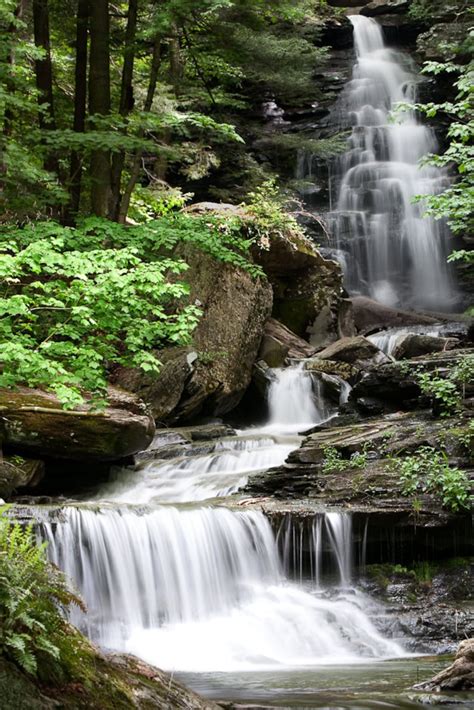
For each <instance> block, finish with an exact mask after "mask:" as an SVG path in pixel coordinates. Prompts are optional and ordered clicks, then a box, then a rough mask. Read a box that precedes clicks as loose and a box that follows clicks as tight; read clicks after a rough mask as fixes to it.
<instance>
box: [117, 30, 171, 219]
mask: <svg viewBox="0 0 474 710" xmlns="http://www.w3.org/2000/svg"><path fill="white" fill-rule="evenodd" d="M160 65H161V37H160V36H157V37H156V38H155V43H154V45H153V57H152V60H151V68H150V78H149V81H148V89H147V95H146V99H145V105H144V107H143V110H144V111H145V112H146V113H148V112H149V111H151V107H152V105H153V99H154V96H155V91H156V85H157V83H158V72H159V71H160ZM143 135H144V133H143V130H141V131H140V132H139V137H140V138H142V137H143ZM142 156H143V152H142V151H137V152H136V153H135V155H134V158H133V163H132V168H131V171H130V178H129V180H128V183H127V186H126V188H125V190H124V193H123V195H122V199H121V201H120V209H119V216H118V221H119V222H121V223H122V224H123V223H124V222H125V220H126V219H127V213H128V209H129V207H130V200H131V197H132V193H133V190H134V187H135V185H136V184H137V180H138V178H139V175H140V167H141V160H142Z"/></svg>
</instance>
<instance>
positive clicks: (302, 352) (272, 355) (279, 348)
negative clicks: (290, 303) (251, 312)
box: [258, 318, 314, 367]
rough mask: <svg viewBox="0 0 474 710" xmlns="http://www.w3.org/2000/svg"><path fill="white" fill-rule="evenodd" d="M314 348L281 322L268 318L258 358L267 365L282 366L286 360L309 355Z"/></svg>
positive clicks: (312, 352)
mask: <svg viewBox="0 0 474 710" xmlns="http://www.w3.org/2000/svg"><path fill="white" fill-rule="evenodd" d="M313 354H314V348H313V347H311V345H309V343H308V342H306V340H303V339H302V338H300V337H298V336H297V335H296V334H295V333H292V332H291V330H290V329H289V328H287V327H286V326H285V325H283V323H279V321H277V320H275V319H274V318H270V320H269V321H267V323H266V324H265V328H264V331H263V338H262V343H261V345H260V351H259V354H258V359H259V360H263V361H264V362H266V363H267V365H268V366H269V367H283V365H284V364H285V361H286V360H302V359H304V358H308V357H311V356H312V355H313Z"/></svg>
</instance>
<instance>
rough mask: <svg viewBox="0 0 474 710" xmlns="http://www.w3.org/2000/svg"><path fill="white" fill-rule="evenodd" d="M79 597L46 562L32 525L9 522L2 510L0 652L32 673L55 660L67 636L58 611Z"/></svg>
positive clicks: (0, 520)
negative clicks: (23, 526)
mask: <svg viewBox="0 0 474 710" xmlns="http://www.w3.org/2000/svg"><path fill="white" fill-rule="evenodd" d="M72 603H76V604H81V602H80V600H79V599H78V598H77V597H76V596H75V595H73V594H72V593H71V592H70V591H69V590H68V588H67V585H66V581H65V578H64V576H63V575H62V573H61V572H60V571H59V570H57V569H56V568H55V567H53V566H52V565H50V563H49V562H48V561H47V559H46V555H45V545H37V544H36V543H35V540H34V536H33V533H32V530H31V527H27V528H22V527H21V526H20V525H19V524H18V523H14V522H11V521H10V519H9V518H8V516H7V515H6V508H5V507H3V508H1V509H0V652H1V653H2V655H3V656H5V657H6V658H7V659H9V660H10V661H12V662H13V663H15V664H16V665H17V666H18V667H19V668H21V669H22V670H24V671H26V672H27V673H29V674H30V675H33V676H36V675H38V673H39V671H40V664H41V663H42V662H44V663H45V664H46V665H51V664H53V665H54V664H55V663H59V662H60V660H61V651H60V647H61V646H62V645H63V644H64V640H65V638H66V633H67V629H66V624H65V621H64V619H63V617H62V615H61V610H63V611H64V610H66V609H67V608H68V607H69V606H70V605H71V604H72Z"/></svg>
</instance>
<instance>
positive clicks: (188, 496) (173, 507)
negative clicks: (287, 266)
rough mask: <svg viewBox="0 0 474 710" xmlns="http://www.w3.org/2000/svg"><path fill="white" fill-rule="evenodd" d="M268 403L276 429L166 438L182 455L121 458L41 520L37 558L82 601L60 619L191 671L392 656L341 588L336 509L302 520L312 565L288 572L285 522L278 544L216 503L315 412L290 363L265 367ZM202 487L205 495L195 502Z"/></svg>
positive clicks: (311, 391)
mask: <svg viewBox="0 0 474 710" xmlns="http://www.w3.org/2000/svg"><path fill="white" fill-rule="evenodd" d="M318 393H319V395H318ZM269 405H270V411H271V422H272V425H271V426H272V427H273V429H274V430H278V432H279V433H275V431H273V432H272V434H271V435H270V434H268V433H265V431H264V432H262V431H260V432H259V431H258V430H248V431H247V432H242V433H241V434H240V435H239V436H237V437H227V438H224V439H221V440H220V441H218V442H210V443H209V442H205V443H203V444H199V445H197V450H193V448H192V446H191V447H187V448H186V447H185V448H184V449H179V447H178V451H182V455H180V456H178V457H176V458H173V459H170V460H161V461H160V460H151V461H149V462H148V463H146V462H145V463H144V464H142V465H140V467H139V468H138V469H137V470H133V469H123V470H121V471H119V472H117V475H116V476H115V478H114V480H113V481H111V482H110V483H108V484H106V485H105V486H103V487H102V488H101V489H100V490H99V491H98V492H97V493H96V496H95V498H94V499H93V501H89V502H87V503H84V502H82V503H78V504H77V505H73V506H68V507H66V508H63V509H60V510H59V511H56V512H54V513H53V514H52V515H51V517H50V519H49V520H48V521H47V522H44V523H43V524H42V526H41V530H40V535H41V537H42V538H43V539H46V540H47V541H48V543H49V545H48V550H49V555H50V557H51V559H52V560H53V561H54V562H55V563H56V564H57V565H58V566H60V567H61V568H62V569H63V570H64V571H65V572H66V573H67V574H68V575H69V577H70V578H71V580H72V581H73V582H74V584H75V585H76V587H77V588H78V589H79V590H80V592H81V593H82V595H83V597H84V600H85V602H86V605H87V609H88V611H87V613H86V614H84V613H83V612H81V611H80V610H76V611H74V612H73V617H72V620H73V621H74V622H75V623H76V624H77V625H78V626H80V627H81V628H83V629H84V630H85V631H86V632H87V633H88V634H89V635H90V637H91V638H93V639H94V640H96V641H97V642H98V643H99V644H100V645H102V646H103V647H106V648H112V649H117V650H120V651H126V652H131V653H135V654H136V655H138V656H140V657H141V658H143V659H145V660H147V661H149V662H151V663H154V664H156V665H157V666H159V667H162V668H164V669H167V670H172V671H175V670H177V671H190V672H198V673H202V672H231V671H232V672H233V671H246V672H247V671H257V670H258V671H261V670H269V669H285V668H286V669H288V668H301V667H311V666H316V665H318V666H320V665H325V664H326V665H327V664H335V663H356V662H360V661H361V659H363V658H365V659H367V658H372V659H380V658H386V657H398V656H401V655H403V650H402V648H401V647H400V646H399V645H398V644H397V643H396V642H394V641H391V640H388V639H386V638H384V636H383V634H382V633H381V632H380V630H379V629H378V628H377V625H376V623H374V620H375V617H376V616H377V613H378V612H377V610H376V609H375V605H374V604H373V602H372V601H371V600H370V599H369V598H368V597H367V596H365V595H363V594H361V593H360V592H358V591H357V590H355V589H352V588H351V586H350V585H351V573H352V569H351V567H352V563H351V559H352V552H351V551H352V544H353V543H352V535H351V516H350V515H349V514H347V513H340V512H322V513H321V514H320V515H318V516H317V517H316V518H315V522H314V526H313V529H312V532H311V538H312V541H313V542H312V544H313V548H314V551H313V555H312V562H311V566H312V567H313V568H314V570H315V574H314V575H310V576H309V577H307V578H306V577H305V575H304V574H303V570H301V574H300V575H299V578H298V576H297V581H293V580H294V574H293V573H294V569H290V566H291V565H290V562H291V560H290V557H291V555H290V547H289V545H290V541H292V542H291V544H292V545H293V547H292V550H293V552H292V554H293V560H296V559H297V558H298V554H299V555H300V558H301V559H302V545H300V546H298V541H297V540H295V536H294V534H293V533H288V535H287V537H288V540H287V542H286V543H285V544H286V549H285V545H283V549H282V544H281V542H282V538H281V535H280V534H278V533H277V534H275V532H274V530H273V529H272V526H271V524H270V522H269V520H268V518H267V517H266V516H265V514H264V513H263V512H261V511H260V510H252V509H248V510H247V509H245V507H244V508H242V509H240V508H239V501H238V500H237V501H231V500H229V499H228V498H227V501H224V497H225V496H229V495H230V494H232V493H233V492H234V491H236V490H237V489H238V488H239V487H240V486H241V485H244V483H245V481H246V480H247V477H248V476H249V475H252V472H256V471H261V470H262V469H265V468H268V467H269V466H275V465H280V464H282V463H283V462H284V460H285V459H286V457H287V455H288V453H289V451H290V450H291V449H293V448H296V446H297V445H298V442H299V439H298V437H295V436H290V435H288V433H287V432H288V430H289V429H291V428H292V427H294V426H298V427H301V425H305V424H313V423H316V422H318V421H321V420H322V419H323V418H324V417H325V416H327V413H328V411H329V408H328V407H327V405H325V404H324V401H323V398H322V396H321V394H320V390H318V388H317V387H315V383H314V382H313V378H312V377H311V375H310V373H308V372H305V371H304V369H303V367H302V366H298V367H294V368H288V369H287V370H284V371H281V372H278V373H277V377H276V379H275V383H274V386H273V388H272V390H271V391H270V398H269ZM203 447H204V449H205V453H202V449H203ZM173 452H174V449H172V451H171V453H173ZM151 455H153V456H154V455H156V451H155V450H154V451H153V452H152V454H151ZM216 497H220V498H219V500H220V504H219V506H216V505H215V504H214V505H210V504H209V503H208V504H207V505H203V503H202V501H203V500H205V499H215V498H216ZM225 502H227V505H229V507H224V505H223V504H224V503H225ZM178 504H180V507H178ZM290 528H291V526H290ZM290 528H289V529H290ZM293 566H294V564H293ZM328 572H329V579H330V581H329V582H325V575H326V574H327V573H328ZM334 573H335V577H334Z"/></svg>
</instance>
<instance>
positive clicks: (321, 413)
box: [268, 362, 335, 432]
mask: <svg viewBox="0 0 474 710" xmlns="http://www.w3.org/2000/svg"><path fill="white" fill-rule="evenodd" d="M273 372H274V379H273V381H272V382H271V384H270V388H269V392H268V407H269V419H270V428H272V427H273V428H276V429H280V430H284V431H287V432H288V431H304V429H305V428H307V429H308V428H309V427H311V426H314V425H315V424H319V423H321V422H323V421H326V420H327V419H329V418H330V417H331V416H333V415H334V414H335V407H332V408H331V406H330V405H329V404H328V402H327V400H326V399H325V398H324V396H323V391H322V383H321V382H320V381H319V380H316V379H314V378H313V377H312V376H311V373H310V372H307V371H305V369H304V362H302V363H301V364H300V365H295V366H292V367H287V368H282V369H278V370H274V371H273Z"/></svg>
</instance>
